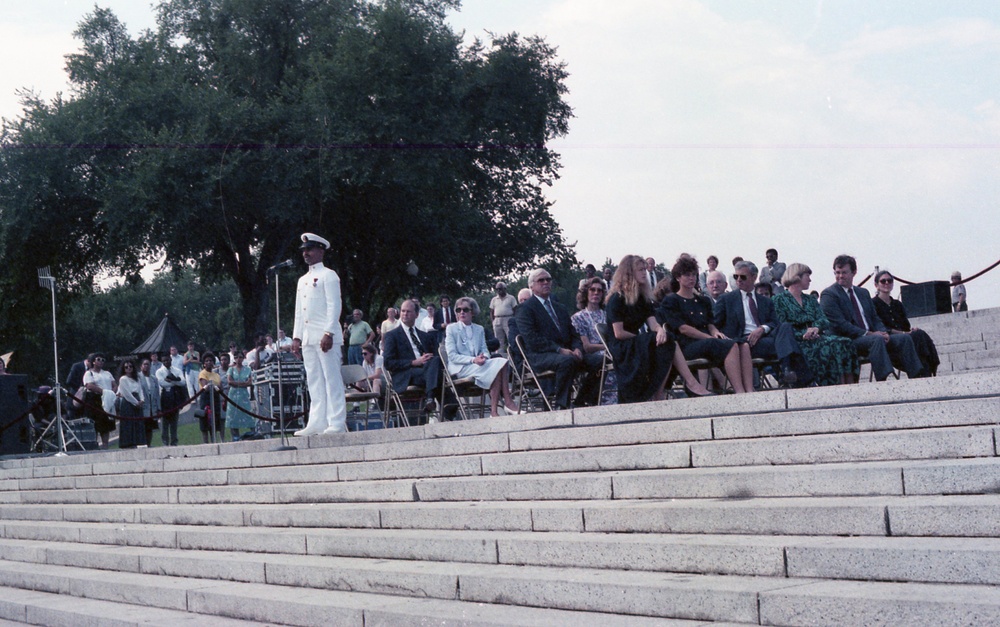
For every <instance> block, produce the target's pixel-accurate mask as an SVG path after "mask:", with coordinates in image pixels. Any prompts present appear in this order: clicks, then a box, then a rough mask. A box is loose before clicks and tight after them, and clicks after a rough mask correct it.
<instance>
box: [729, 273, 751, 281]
mask: <svg viewBox="0 0 1000 627" xmlns="http://www.w3.org/2000/svg"><path fill="white" fill-rule="evenodd" d="M733 278H734V279H736V280H737V281H746V280H747V279H749V278H750V277H748V276H747V275H745V274H734V275H733Z"/></svg>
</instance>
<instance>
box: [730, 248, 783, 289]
mask: <svg viewBox="0 0 1000 627" xmlns="http://www.w3.org/2000/svg"><path fill="white" fill-rule="evenodd" d="M764 257H766V258H767V265H765V266H764V267H763V268H761V269H760V280H761V282H762V283H769V284H770V285H771V293H772V294H778V293H780V292H783V291H784V289H785V288H784V286H782V284H781V277H783V276H784V275H785V264H783V263H782V262H780V261H778V251H777V250H775V249H773V248H768V249H767V251H766V252H765V253H764ZM734 265H735V264H734Z"/></svg>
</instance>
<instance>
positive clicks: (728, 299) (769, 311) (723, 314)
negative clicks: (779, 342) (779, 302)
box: [712, 290, 779, 340]
mask: <svg viewBox="0 0 1000 627" xmlns="http://www.w3.org/2000/svg"><path fill="white" fill-rule="evenodd" d="M756 300H757V318H758V319H759V321H760V324H761V326H764V325H765V324H766V325H767V326H768V333H773V332H774V331H775V330H776V329H777V328H778V323H779V322H778V317H777V316H776V315H775V313H774V303H772V302H771V299H770V298H768V297H767V296H757V298H756ZM712 315H713V316H714V318H715V326H716V328H718V329H719V330H720V331H722V332H723V333H725V334H726V337H730V338H732V339H734V340H738V339H740V338H742V337H744V336H745V335H746V334H745V333H744V332H743V331H744V330H745V329H746V324H747V320H746V315H745V314H744V313H743V292H741V291H740V290H736V291H735V292H726V293H725V294H723V295H722V296H720V297H719V300H717V301H716V302H715V306H714V307H713V309H712Z"/></svg>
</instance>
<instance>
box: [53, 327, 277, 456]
mask: <svg viewBox="0 0 1000 627" xmlns="http://www.w3.org/2000/svg"><path fill="white" fill-rule="evenodd" d="M291 352H292V340H291V338H288V337H285V334H284V332H283V331H282V330H279V331H278V335H277V339H274V338H273V337H272V336H271V335H264V336H259V337H258V338H257V339H256V341H255V342H254V346H253V347H252V348H251V349H250V350H244V349H241V348H239V347H238V346H237V345H236V343H235V342H232V343H230V345H229V350H228V351H225V350H220V351H218V352H217V353H216V352H212V351H199V350H198V349H197V347H196V345H195V343H194V342H188V344H187V350H186V351H185V352H183V353H181V352H180V349H179V348H178V347H177V346H170V348H169V350H168V352H167V353H166V354H164V355H163V356H162V357H161V356H160V354H158V353H155V352H154V353H151V354H150V355H149V356H148V357H144V358H141V359H133V358H128V359H125V360H123V361H121V363H120V364H119V365H118V372H117V373H112V372H110V371H109V370H107V369H105V366H106V364H107V361H108V360H107V358H106V357H105V355H104V354H103V353H91V354H90V355H88V356H87V357H86V358H85V359H84V360H83V361H80V362H78V363H75V364H73V366H72V367H71V368H70V373H69V377H68V378H67V380H66V390H67V392H68V394H69V395H70V397H71V399H72V400H71V401H70V403H69V407H68V408H67V410H68V413H69V417H70V418H74V417H87V418H90V419H91V420H92V421H93V423H94V429H95V431H96V432H97V435H98V437H99V438H100V445H101V446H102V447H103V448H107V446H108V443H109V441H110V437H111V434H112V433H113V432H114V431H115V430H116V429H117V430H118V432H119V433H118V445H119V447H120V448H134V447H136V446H140V445H146V446H150V445H152V442H153V433H154V431H155V430H157V429H159V430H160V437H161V441H162V443H163V445H164V446H176V445H177V443H178V439H177V426H178V419H179V416H178V414H179V410H183V408H184V407H186V406H187V405H188V404H189V401H190V400H191V399H192V398H194V397H195V396H196V395H198V394H199V392H201V391H202V390H203V389H205V388H212V390H211V393H205V394H201V395H200V396H199V397H198V398H199V400H198V402H197V403H196V404H195V407H196V410H195V412H196V415H197V416H198V419H199V427H200V430H201V435H202V441H203V442H209V441H212V440H216V441H223V437H224V436H223V433H224V429H228V430H229V433H230V437H231V438H232V439H233V440H237V439H239V438H240V437H242V436H243V435H245V434H246V433H248V432H252V431H253V430H254V429H255V427H256V421H255V419H254V416H253V412H254V409H256V407H257V406H258V403H257V399H255V398H253V395H254V385H253V380H252V372H253V370H258V369H260V368H261V367H262V365H263V364H266V363H268V362H270V361H272V360H273V359H275V357H276V356H277V355H279V354H289V355H291ZM291 357H292V358H294V355H291ZM216 390H217V391H219V392H221V394H217V393H215V391H216ZM227 399H231V400H232V402H229V401H228V400H227Z"/></svg>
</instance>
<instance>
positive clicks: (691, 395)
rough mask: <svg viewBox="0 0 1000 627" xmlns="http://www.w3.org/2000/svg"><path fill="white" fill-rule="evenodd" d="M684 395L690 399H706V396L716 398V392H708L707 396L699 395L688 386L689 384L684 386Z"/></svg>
mask: <svg viewBox="0 0 1000 627" xmlns="http://www.w3.org/2000/svg"><path fill="white" fill-rule="evenodd" d="M684 394H685V395H687V397H688V398H704V397H706V396H715V392H713V391H712V390H707V391H706V393H705V394H697V393H695V392H693V391H692V390H691V388H689V387H688V386H687V383H685V384H684Z"/></svg>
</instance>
